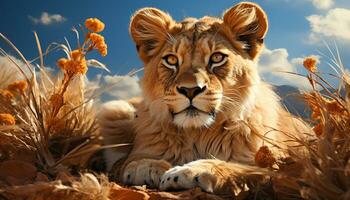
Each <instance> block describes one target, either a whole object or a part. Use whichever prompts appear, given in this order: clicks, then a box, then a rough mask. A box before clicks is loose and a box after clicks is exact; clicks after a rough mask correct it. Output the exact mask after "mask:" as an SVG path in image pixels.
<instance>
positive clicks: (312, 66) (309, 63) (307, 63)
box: [303, 56, 319, 72]
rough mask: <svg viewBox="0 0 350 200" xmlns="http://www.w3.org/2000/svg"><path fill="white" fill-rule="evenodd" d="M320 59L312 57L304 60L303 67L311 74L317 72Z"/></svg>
mask: <svg viewBox="0 0 350 200" xmlns="http://www.w3.org/2000/svg"><path fill="white" fill-rule="evenodd" d="M318 63H319V61H318V59H317V58H316V57H315V56H310V57H307V58H305V59H304V62H303V65H304V67H305V68H306V69H307V70H308V71H310V72H316V71H317V64H318Z"/></svg>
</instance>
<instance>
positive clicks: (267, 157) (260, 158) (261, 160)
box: [255, 146, 276, 167]
mask: <svg viewBox="0 0 350 200" xmlns="http://www.w3.org/2000/svg"><path fill="white" fill-rule="evenodd" d="M275 162H276V159H275V158H274V156H273V154H272V152H271V151H270V149H269V148H268V147H267V146H262V147H260V149H259V150H258V151H257V152H256V154H255V164H256V165H257V166H259V167H271V166H272V165H273V164H274V163H275Z"/></svg>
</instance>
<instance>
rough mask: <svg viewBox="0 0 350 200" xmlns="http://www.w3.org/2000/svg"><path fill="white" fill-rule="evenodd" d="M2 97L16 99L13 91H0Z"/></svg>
mask: <svg viewBox="0 0 350 200" xmlns="http://www.w3.org/2000/svg"><path fill="white" fill-rule="evenodd" d="M0 95H1V96H3V97H6V98H8V99H11V98H13V97H14V95H13V94H12V92H11V91H9V90H0Z"/></svg>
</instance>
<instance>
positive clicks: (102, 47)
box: [97, 43, 107, 56]
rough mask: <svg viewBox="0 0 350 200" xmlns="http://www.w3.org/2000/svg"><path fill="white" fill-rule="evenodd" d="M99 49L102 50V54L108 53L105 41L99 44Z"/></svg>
mask: <svg viewBox="0 0 350 200" xmlns="http://www.w3.org/2000/svg"><path fill="white" fill-rule="evenodd" d="M97 50H98V51H99V52H100V54H101V56H106V55H107V44H106V43H103V44H101V45H99V46H97Z"/></svg>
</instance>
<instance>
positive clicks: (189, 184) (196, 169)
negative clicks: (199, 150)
mask: <svg viewBox="0 0 350 200" xmlns="http://www.w3.org/2000/svg"><path fill="white" fill-rule="evenodd" d="M208 167H209V166H208ZM215 184H216V177H215V175H214V174H213V173H212V172H211V167H209V168H206V167H203V165H202V163H200V162H198V161H195V162H192V163H189V164H187V165H184V166H177V167H173V168H171V169H169V170H168V171H166V172H165V174H164V175H163V177H162V179H161V183H160V186H159V188H160V189H161V190H171V189H174V190H180V189H190V188H194V187H197V186H198V187H200V188H201V189H202V190H203V191H206V192H210V193H212V192H213V191H214V187H215Z"/></svg>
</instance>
